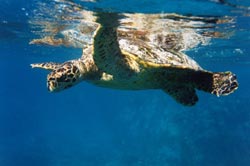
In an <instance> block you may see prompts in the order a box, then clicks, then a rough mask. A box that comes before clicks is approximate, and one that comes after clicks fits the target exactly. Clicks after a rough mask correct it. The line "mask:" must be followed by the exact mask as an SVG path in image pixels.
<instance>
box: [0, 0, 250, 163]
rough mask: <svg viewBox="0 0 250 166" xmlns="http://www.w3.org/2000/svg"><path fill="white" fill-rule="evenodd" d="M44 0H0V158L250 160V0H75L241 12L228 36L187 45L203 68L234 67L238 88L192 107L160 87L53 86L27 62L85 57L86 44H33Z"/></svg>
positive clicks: (119, 6) (129, 7)
mask: <svg viewBox="0 0 250 166" xmlns="http://www.w3.org/2000/svg"><path fill="white" fill-rule="evenodd" d="M40 1H41V0H40ZM37 2H39V1H37V0H27V1H15V0H1V3H0V13H1V15H0V25H1V26H0V49H1V55H0V71H1V81H0V87H1V88H0V166H59V165H60V166H248V165H250V109H249V104H250V95H249V94H250V88H249V83H250V77H249V76H250V57H249V53H250V47H249V45H250V17H249V15H250V9H249V6H250V2H249V1H247V0H227V1H226V0H225V1H219V0H218V1H216V0H211V1H209V0H190V1H188V0H183V1H178V0H172V1H170V0H169V1H168V0H158V1H151V0H140V1H135V0H134V1H133V0H126V1H117V0H99V1H98V2H97V3H90V2H83V1H80V0H79V1H76V2H77V3H79V4H84V5H87V6H88V7H89V8H90V9H94V8H106V9H112V10H113V11H119V12H142V13H155V12H166V13H171V12H175V13H178V14H192V15H209V16H232V17H234V18H235V24H234V26H232V27H231V29H230V30H232V31H233V32H234V35H233V36H232V37H231V38H229V39H213V41H212V44H211V45H208V46H204V47H201V48H200V49H198V50H193V51H192V50H191V51H189V52H187V54H188V55H189V56H191V57H192V58H194V59H195V60H196V61H197V62H198V63H199V64H200V65H201V66H203V67H204V68H206V69H209V70H212V71H226V70H230V71H233V72H234V73H236V75H237V78H238V81H239V89H238V90H237V91H236V92H235V93H233V94H231V95H229V96H226V97H220V98H218V97H216V96H212V95H210V94H207V93H203V92H198V95H199V102H198V103H197V104H196V105H195V106H194V107H185V106H182V105H180V104H178V103H176V102H175V101H174V100H173V99H172V98H171V97H169V96H168V95H166V94H164V93H163V92H162V91H160V90H159V91H158V90H145V91H121V90H113V89H105V88H100V87H96V86H94V85H90V84H88V83H81V84H79V85H77V86H75V87H73V88H71V89H68V90H65V91H62V92H60V93H49V92H48V91H47V89H46V81H45V80H46V74H47V72H46V71H42V70H33V69H31V67H30V63H34V62H41V61H56V62H63V61H65V60H68V59H74V58H78V57H79V55H81V49H75V48H65V47H51V46H46V47H45V46H36V45H29V42H30V41H31V40H32V39H33V38H35V35H34V33H32V29H31V27H30V25H29V20H30V18H31V17H32V13H33V11H34V10H35V9H36V4H37ZM48 3H49V0H48Z"/></svg>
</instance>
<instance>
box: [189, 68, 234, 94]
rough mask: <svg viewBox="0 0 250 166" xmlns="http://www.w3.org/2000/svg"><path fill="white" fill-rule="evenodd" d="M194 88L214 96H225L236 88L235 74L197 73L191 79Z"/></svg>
mask: <svg viewBox="0 0 250 166" xmlns="http://www.w3.org/2000/svg"><path fill="white" fill-rule="evenodd" d="M191 78H192V81H193V82H194V83H195V88H197V89H199V90H203V91H205V92H209V93H211V94H214V95H216V96H225V95H229V94H230V93H233V92H234V91H235V90H236V89H237V88H238V82H237V79H236V76H235V74H233V73H232V72H229V71H228V72H215V73H213V72H208V71H197V72H195V74H194V75H193V76H192V77H191Z"/></svg>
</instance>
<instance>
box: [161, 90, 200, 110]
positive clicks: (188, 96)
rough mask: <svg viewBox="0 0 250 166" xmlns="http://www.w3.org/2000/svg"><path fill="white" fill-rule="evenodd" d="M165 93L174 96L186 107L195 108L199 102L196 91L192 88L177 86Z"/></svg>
mask: <svg viewBox="0 0 250 166" xmlns="http://www.w3.org/2000/svg"><path fill="white" fill-rule="evenodd" d="M163 91H164V92H166V93H167V94H169V95H170V96H172V97H173V98H174V99H175V100H176V101H177V102H178V103H180V104H183V105H186V106H193V105H195V103H196V102H197V101H198V97H197V95H196V92H195V89H194V88H192V87H188V86H184V85H179V86H178V85H176V86H172V87H171V88H170V89H164V90H163Z"/></svg>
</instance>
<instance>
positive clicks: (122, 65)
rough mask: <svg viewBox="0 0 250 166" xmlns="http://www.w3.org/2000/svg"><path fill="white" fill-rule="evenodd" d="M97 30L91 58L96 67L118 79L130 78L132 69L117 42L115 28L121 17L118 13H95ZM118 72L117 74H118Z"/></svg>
mask: <svg viewBox="0 0 250 166" xmlns="http://www.w3.org/2000/svg"><path fill="white" fill-rule="evenodd" d="M96 16H97V20H96V21H97V23H99V24H100V25H99V28H98V29H97V31H96V34H95V37H94V54H93V58H94V61H95V64H96V65H97V67H98V68H99V69H100V70H102V71H104V72H106V73H110V74H112V75H114V76H115V77H119V78H126V76H130V75H131V74H130V73H131V72H133V69H131V67H130V65H129V62H130V61H129V60H128V59H127V58H128V57H127V56H125V55H123V53H122V51H121V49H120V47H119V42H118V37H117V28H118V26H119V19H120V18H121V17H122V15H120V14H118V13H109V12H98V13H96ZM118 71H119V72H118Z"/></svg>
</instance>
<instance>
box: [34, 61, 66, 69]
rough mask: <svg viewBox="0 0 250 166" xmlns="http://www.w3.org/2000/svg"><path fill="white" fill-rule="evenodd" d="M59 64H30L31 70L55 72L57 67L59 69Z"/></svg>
mask: <svg viewBox="0 0 250 166" xmlns="http://www.w3.org/2000/svg"><path fill="white" fill-rule="evenodd" d="M60 65H61V64H60V63H54V62H44V63H33V64H30V66H31V67H32V68H42V69H46V70H55V69H57V68H58V67H60Z"/></svg>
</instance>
